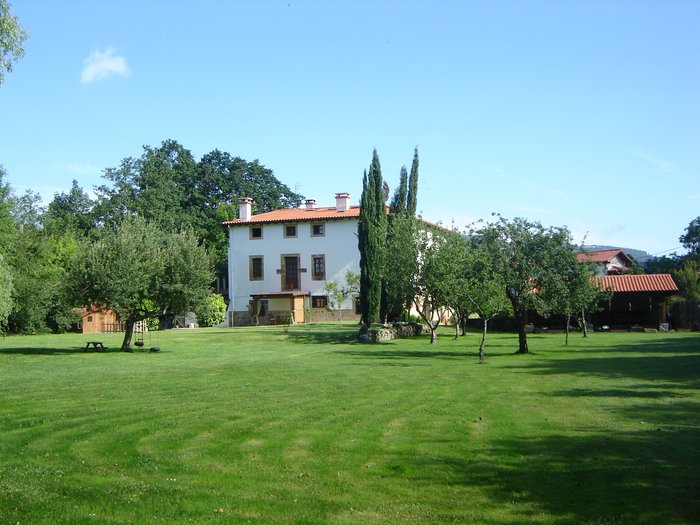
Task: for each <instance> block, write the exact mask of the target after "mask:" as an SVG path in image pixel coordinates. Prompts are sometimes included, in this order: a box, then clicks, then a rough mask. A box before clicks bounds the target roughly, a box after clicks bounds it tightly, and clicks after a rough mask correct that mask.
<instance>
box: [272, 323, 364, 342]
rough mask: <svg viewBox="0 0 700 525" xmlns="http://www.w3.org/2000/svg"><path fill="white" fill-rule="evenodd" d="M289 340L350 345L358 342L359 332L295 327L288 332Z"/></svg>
mask: <svg viewBox="0 0 700 525" xmlns="http://www.w3.org/2000/svg"><path fill="white" fill-rule="evenodd" d="M286 335H287V336H288V337H289V340H290V341H291V342H293V343H297V344H319V345H340V344H343V345H348V344H353V343H357V344H359V343H358V341H357V332H354V331H351V330H348V331H339V330H323V329H317V328H304V327H301V328H294V329H292V330H289V331H288V332H287V334H286Z"/></svg>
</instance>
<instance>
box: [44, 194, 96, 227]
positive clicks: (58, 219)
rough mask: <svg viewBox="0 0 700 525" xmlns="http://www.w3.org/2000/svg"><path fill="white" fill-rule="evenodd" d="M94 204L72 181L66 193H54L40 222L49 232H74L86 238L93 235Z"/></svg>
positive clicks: (94, 225)
mask: <svg viewBox="0 0 700 525" xmlns="http://www.w3.org/2000/svg"><path fill="white" fill-rule="evenodd" d="M94 206H95V202H94V201H93V200H92V199H91V198H90V196H89V195H88V194H87V193H86V192H84V191H83V189H82V188H81V187H80V186H79V185H78V181H76V180H73V183H72V185H71V189H70V191H69V192H68V193H63V192H61V193H55V194H54V197H53V200H52V201H51V202H50V203H49V206H48V208H47V210H46V213H45V214H44V216H43V218H42V220H43V222H44V225H45V227H46V228H47V229H48V230H50V231H51V232H64V231H74V232H76V233H77V234H79V235H81V236H83V237H88V236H89V235H92V234H94V233H95V231H94V230H95V229H96V223H95V216H94V214H93V208H94Z"/></svg>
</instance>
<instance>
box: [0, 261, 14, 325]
mask: <svg viewBox="0 0 700 525" xmlns="http://www.w3.org/2000/svg"><path fill="white" fill-rule="evenodd" d="M11 311H12V273H11V271H10V267H9V266H8V265H7V263H6V262H5V258H4V257H3V256H2V254H0V332H4V331H5V328H6V326H7V318H8V317H9V315H10V312H11Z"/></svg>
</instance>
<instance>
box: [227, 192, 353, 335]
mask: <svg viewBox="0 0 700 525" xmlns="http://www.w3.org/2000/svg"><path fill="white" fill-rule="evenodd" d="M252 203H253V201H252V199H250V198H242V199H240V201H239V215H238V216H239V218H238V219H235V220H231V221H226V222H224V224H225V225H227V226H228V229H229V252H228V261H229V264H228V277H229V307H228V322H229V325H230V326H240V325H247V324H270V323H276V322H280V321H281V320H282V319H286V318H287V317H288V316H290V315H291V316H292V321H294V322H305V321H307V320H308V319H307V317H308V314H309V313H311V317H312V318H313V319H314V320H320V319H324V318H329V316H330V313H329V312H328V311H327V308H326V306H327V304H328V297H327V294H326V292H325V291H324V285H325V284H326V283H327V282H329V281H336V282H338V283H340V284H344V283H345V274H346V272H347V271H348V270H350V271H352V272H354V273H359V272H360V253H359V249H358V245H357V223H358V220H359V215H360V207H359V206H351V205H350V194H348V193H336V195H335V207H316V201H315V200H313V199H307V200H306V202H305V207H303V208H297V209H281V210H275V211H271V212H266V213H260V214H257V215H253V214H252ZM355 301H356V298H354V297H351V298H348V300H347V301H346V304H343V305H341V308H342V312H343V315H344V317H345V318H348V317H352V318H354V319H359V315H358V312H357V310H356V307H355Z"/></svg>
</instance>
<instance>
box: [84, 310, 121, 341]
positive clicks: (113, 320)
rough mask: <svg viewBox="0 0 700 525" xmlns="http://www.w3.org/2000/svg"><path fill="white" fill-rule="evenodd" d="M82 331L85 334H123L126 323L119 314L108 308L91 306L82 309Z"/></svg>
mask: <svg viewBox="0 0 700 525" xmlns="http://www.w3.org/2000/svg"><path fill="white" fill-rule="evenodd" d="M80 312H81V322H80V327H81V331H82V333H84V334H101V333H112V332H123V331H124V323H122V322H121V321H120V319H119V315H118V314H117V312H115V311H114V310H112V309H111V308H107V307H104V306H102V307H100V306H91V307H89V308H82V309H81V311H80Z"/></svg>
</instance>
